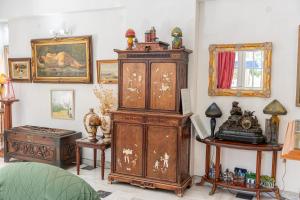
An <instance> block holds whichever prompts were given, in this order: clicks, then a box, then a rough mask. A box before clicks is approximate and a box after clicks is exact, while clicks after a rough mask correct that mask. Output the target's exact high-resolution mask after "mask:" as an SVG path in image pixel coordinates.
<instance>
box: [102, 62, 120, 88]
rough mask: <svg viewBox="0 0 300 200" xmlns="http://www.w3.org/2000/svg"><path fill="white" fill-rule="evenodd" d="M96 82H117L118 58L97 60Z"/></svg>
mask: <svg viewBox="0 0 300 200" xmlns="http://www.w3.org/2000/svg"><path fill="white" fill-rule="evenodd" d="M97 77H98V83H104V84H117V83H118V60H97Z"/></svg>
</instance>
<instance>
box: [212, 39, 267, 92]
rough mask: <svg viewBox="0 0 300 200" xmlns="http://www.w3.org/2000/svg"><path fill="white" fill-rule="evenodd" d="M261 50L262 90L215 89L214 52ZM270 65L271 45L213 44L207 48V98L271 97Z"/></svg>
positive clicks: (215, 67)
mask: <svg viewBox="0 0 300 200" xmlns="http://www.w3.org/2000/svg"><path fill="white" fill-rule="evenodd" d="M255 49H259V50H263V51H264V73H263V89H262V90H246V89H218V88H217V70H216V69H217V66H216V59H215V56H216V52H218V51H220V50H222V51H233V50H235V51H241V50H255ZM271 65H272V43H271V42H265V43H248V44H213V45H210V46H209V86H208V95H209V96H238V97H242V96H246V97H270V95H271Z"/></svg>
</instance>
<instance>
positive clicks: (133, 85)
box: [122, 63, 146, 108]
mask: <svg viewBox="0 0 300 200" xmlns="http://www.w3.org/2000/svg"><path fill="white" fill-rule="evenodd" d="M122 74H123V75H122V80H123V83H122V94H123V95H122V106H123V107H125V108H145V94H146V81H145V78H146V63H123V64H122Z"/></svg>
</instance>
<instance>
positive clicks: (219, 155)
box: [209, 146, 221, 195]
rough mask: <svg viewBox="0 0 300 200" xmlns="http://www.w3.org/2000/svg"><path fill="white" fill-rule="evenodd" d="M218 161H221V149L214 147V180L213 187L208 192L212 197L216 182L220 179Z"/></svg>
mask: <svg viewBox="0 0 300 200" xmlns="http://www.w3.org/2000/svg"><path fill="white" fill-rule="evenodd" d="M220 159H221V147H219V146H216V164H215V179H214V183H213V187H212V189H211V191H210V192H209V195H213V194H214V193H215V192H216V189H217V182H218V181H219V178H220Z"/></svg>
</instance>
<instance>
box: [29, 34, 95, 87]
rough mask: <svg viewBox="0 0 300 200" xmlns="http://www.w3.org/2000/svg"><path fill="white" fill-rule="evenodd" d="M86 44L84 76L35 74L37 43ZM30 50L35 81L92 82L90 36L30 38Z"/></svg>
mask: <svg viewBox="0 0 300 200" xmlns="http://www.w3.org/2000/svg"><path fill="white" fill-rule="evenodd" d="M78 43H84V44H85V45H86V48H85V51H86V70H87V75H86V77H66V76H61V77H39V76H38V75H37V52H36V49H37V46H38V45H59V44H78ZM31 50H32V79H33V82H37V83H92V82H93V60H92V55H93V52H92V36H79V37H62V38H48V39H34V40H31Z"/></svg>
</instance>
